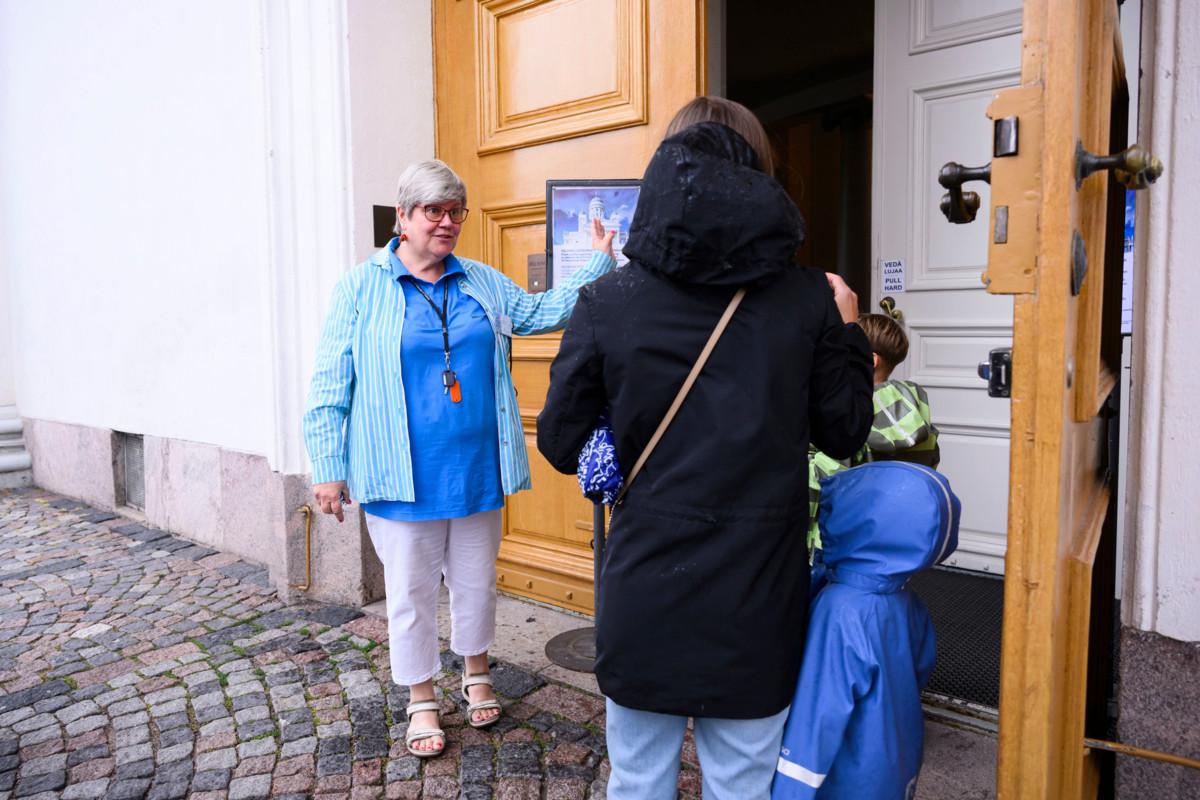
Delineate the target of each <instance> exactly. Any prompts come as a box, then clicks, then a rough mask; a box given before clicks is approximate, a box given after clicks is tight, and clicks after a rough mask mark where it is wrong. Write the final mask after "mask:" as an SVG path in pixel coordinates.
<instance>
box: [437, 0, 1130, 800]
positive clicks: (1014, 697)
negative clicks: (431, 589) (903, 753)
mask: <svg viewBox="0 0 1200 800" xmlns="http://www.w3.org/2000/svg"><path fill="white" fill-rule="evenodd" d="M993 5H995V3H992V2H991V0H987V2H984V0H974V1H973V2H972V3H966V2H963V3H951V2H949V0H945V2H938V0H878V2H877V7H876V8H877V14H878V13H879V12H880V8H881V7H885V8H884V10H891V11H896V10H903V9H901V8H900V7H905V8H907V9H908V10H909V13H907V14H896V15H894V16H895V18H896V20H897V24H908V25H912V26H914V27H912V28H911V30H910V31H909V33H910V37H909V38H910V40H911V41H910V43H909V50H910V54H911V52H915V51H919V50H920V48H921V46H922V45H921V40H920V37H917V38H913V36H915V33H914V32H917V33H919V30H920V26H918V25H917V23H919V22H921V21H922V20H926V22H929V21H930V20H932V21H933V22H937V20H939V19H942V18H943V17H945V18H946V19H950V20H951V21H953V20H954V19H958V18H959V17H961V16H962V13H961V12H962V7H965V6H971V7H976V6H977V7H978V9H979V10H980V11H981V12H982V11H986V10H987V9H989V8H992V6H993ZM1009 5H1011V4H1009ZM704 6H705V4H704V3H703V2H697V0H435V2H434V52H435V67H436V92H437V94H436V100H437V137H438V139H437V148H438V154H439V155H440V156H441V157H442V158H444V159H445V160H447V161H448V162H450V164H451V165H452V166H453V167H454V168H455V169H457V170H458V171H459V172H460V173H461V174H462V176H463V177H464V179H465V180H466V181H467V185H468V192H469V198H470V206H471V207H472V209H473V212H472V215H471V217H470V219H469V220H468V222H467V225H466V227H465V229H464V231H463V235H462V239H461V240H460V250H461V251H462V252H463V253H466V254H469V255H472V256H477V257H479V258H482V259H483V260H484V261H486V262H488V263H490V264H492V265H494V266H496V267H498V268H500V269H502V270H504V272H505V273H506V274H508V275H509V276H511V277H512V278H513V279H514V280H516V281H517V282H518V283H521V284H525V283H526V259H527V257H528V256H529V255H530V254H533V253H539V252H542V251H543V250H544V248H545V227H544V220H545V205H544V202H545V181H546V179H547V178H625V177H637V176H639V175H640V174H641V173H642V171H643V169H644V167H645V164H646V161H647V159H648V158H649V156H650V154H651V153H652V152H653V150H654V147H655V146H656V145H657V143H658V141H659V140H660V139H661V137H662V135H663V132H664V129H665V127H666V123H667V122H668V120H669V119H670V117H671V116H672V115H673V114H674V112H675V111H676V109H678V108H679V106H680V105H682V104H683V103H684V102H686V101H687V100H688V99H690V98H692V97H694V96H695V95H697V94H698V93H702V92H703V91H704V89H705V81H704V75H705V71H706V54H705V51H704V43H705V42H706V32H705V30H704V19H705V7H704ZM893 6H895V7H896V8H892V7H893ZM939 9H940V11H939ZM939 14H940V16H939ZM947 15H949V16H947ZM956 15H957V16H956ZM985 16H986V15H985ZM1116 23H1117V5H1116V0H1026V2H1024V3H1023V4H1022V8H1021V16H1020V21H1019V29H1020V31H1021V49H1020V53H1021V56H1020V59H1021V61H1020V69H1019V74H1018V73H1014V72H1008V73H1005V74H1003V75H1000V76H998V77H997V78H996V83H997V86H996V87H995V88H997V89H999V91H998V92H996V96H995V98H994V99H993V100H992V102H991V104H990V106H989V108H988V116H989V117H991V119H992V120H993V122H994V123H995V124H997V125H998V126H1000V127H997V128H996V129H995V130H994V131H993V130H987V129H985V131H984V132H983V137H984V138H983V141H982V142H969V143H964V157H963V160H966V159H968V158H974V156H972V155H971V154H972V153H976V152H978V151H979V150H980V149H981V148H982V151H983V152H984V153H988V152H990V154H991V156H992V170H991V193H990V197H989V196H987V195H986V194H985V195H984V199H985V200H986V201H987V202H985V203H983V204H982V207H981V208H980V209H979V219H978V220H976V222H974V223H973V224H974V225H975V226H979V227H983V228H986V230H987V240H986V247H987V264H986V272H985V280H986V282H987V292H988V294H989V295H1000V296H1003V297H1004V298H1005V300H1007V299H1008V298H1011V303H1012V345H1013V346H1012V354H1011V359H1012V360H1011V364H1012V368H1011V372H1012V375H1011V406H1010V414H1011V416H1010V418H1009V420H1008V422H1009V425H1010V428H1011V432H1012V448H1011V453H1010V462H1009V465H1008V474H1007V476H1005V475H1003V473H1002V468H999V469H997V472H998V473H1001V474H998V475H997V476H996V477H997V479H998V480H1003V479H1004V478H1007V480H1008V484H1007V495H1008V524H1007V534H1006V537H1007V550H1006V552H1005V553H1004V556H1003V557H1004V571H1005V574H1006V577H1007V580H1006V584H1005V620H1004V635H1003V655H1002V681H1001V697H1000V704H1001V709H1000V750H999V753H1000V755H999V775H998V781H997V784H998V794H999V796H1000V797H1001V798H1013V800H1017V799H1018V798H1019V799H1020V800H1033V798H1040V799H1044V800H1050V799H1051V798H1054V799H1055V800H1058V799H1059V798H1077V797H1094V796H1095V795H1096V792H1097V786H1098V784H1099V782H1100V779H1101V769H1100V763H1099V761H1098V759H1097V758H1096V757H1095V755H1094V753H1092V752H1090V751H1088V750H1086V749H1085V747H1084V734H1085V731H1087V730H1088V728H1089V727H1091V726H1093V725H1097V723H1100V722H1103V720H1102V719H1098V718H1097V717H1096V716H1095V715H1096V714H1097V713H1102V712H1103V706H1104V704H1103V702H1099V703H1094V702H1090V701H1091V700H1093V699H1095V698H1090V697H1089V689H1092V690H1095V689H1101V690H1103V688H1104V687H1102V686H1099V687H1098V686H1096V678H1097V677H1098V676H1099V675H1102V674H1103V672H1104V663H1103V662H1104V661H1105V657H1106V655H1107V653H1106V652H1105V651H1104V650H1103V649H1102V648H1099V647H1096V646H1095V641H1094V640H1093V639H1092V637H1093V636H1094V635H1096V634H1095V631H1103V630H1104V629H1105V628H1108V627H1110V622H1111V620H1109V619H1103V618H1097V619H1094V618H1093V616H1092V610H1093V608H1095V607H1097V600H1099V599H1102V598H1103V595H1104V593H1105V592H1106V591H1108V592H1109V597H1111V586H1104V585H1102V584H1100V583H1097V584H1096V585H1093V574H1094V572H1095V569H1096V564H1097V560H1098V558H1099V557H1100V556H1101V555H1102V554H1103V553H1104V551H1105V549H1106V548H1107V547H1111V545H1106V544H1105V543H1106V541H1108V538H1109V537H1110V536H1111V528H1112V519H1111V516H1112V513H1113V511H1112V508H1111V505H1112V504H1111V502H1110V496H1111V486H1112V482H1111V470H1110V469H1109V467H1110V465H1111V463H1112V459H1111V454H1110V453H1109V452H1108V449H1107V448H1108V444H1107V441H1108V438H1107V422H1106V419H1105V414H1104V405H1105V398H1106V397H1107V396H1108V394H1109V391H1110V390H1111V388H1112V387H1113V385H1114V377H1115V370H1116V361H1115V359H1116V353H1117V350H1116V348H1115V346H1114V343H1115V341H1116V340H1115V338H1114V336H1115V333H1116V331H1115V329H1114V324H1115V321H1116V319H1117V318H1118V312H1119V308H1118V307H1119V301H1120V292H1119V287H1120V249H1121V248H1120V246H1119V241H1120V219H1121V211H1122V205H1123V204H1122V197H1121V189H1120V187H1119V186H1118V185H1117V184H1116V183H1115V182H1114V181H1113V180H1112V178H1111V177H1110V173H1105V172H1101V173H1098V174H1094V175H1090V176H1088V175H1086V174H1085V173H1086V170H1083V171H1081V169H1080V165H1081V163H1083V162H1085V161H1086V158H1084V151H1089V152H1091V153H1096V154H1101V155H1104V154H1107V153H1109V152H1111V151H1113V150H1119V149H1120V148H1121V147H1122V146H1123V142H1122V141H1121V135H1120V132H1121V131H1123V130H1124V125H1125V119H1126V117H1125V114H1126V110H1125V104H1126V102H1127V100H1126V99H1127V96H1128V95H1127V92H1126V88H1125V74H1124V63H1123V59H1122V54H1121V46H1120V41H1119V39H1118V37H1117V24H1116ZM931 24H932V23H931ZM1017 24H1018V23H1017V21H1016V19H1015V17H1014V19H1013V25H1014V26H1015V25H1017ZM926 27H927V28H928V27H929V26H928V25H927V26H926ZM951 27H953V26H951ZM960 27H963V33H962V35H963V36H964V37H966V39H964V41H966V40H971V36H976V38H977V37H978V31H974V29H973V28H971V27H970V26H969V25H967V26H965V27H964V26H961V25H960ZM943 28H944V26H943ZM929 30H931V31H933V32H934V33H937V32H938V31H941V30H942V28H938V26H937V25H934V26H933V27H932V28H929ZM973 31H974V32H973ZM939 35H940V34H939ZM877 55H878V54H877ZM1014 84H1015V85H1014ZM1002 86H1011V87H1012V88H1000V87H1002ZM918 99H919V98H918ZM876 102H877V103H881V104H882V103H886V102H888V100H887V98H877V100H876ZM912 108H918V109H919V108H920V106H912ZM906 113H907V112H906ZM993 134H994V135H993ZM922 163H924V162H922ZM932 166H934V167H936V165H932ZM934 179H935V176H934V175H929V176H927V177H926V178H925V179H924V180H923V184H922V185H924V186H925V189H923V190H922V191H921V192H920V193H918V194H917V195H916V199H917V200H920V201H921V202H923V203H928V202H930V201H932V199H933V197H935V196H936V195H935V193H934V192H933V191H930V190H929V186H928V184H930V183H931V182H932V181H933V180H934ZM966 188H968V189H969V188H971V187H970V186H968V187H966ZM909 199H910V200H911V199H913V198H909ZM924 210H926V211H927V210H928V209H924ZM877 266H878V265H877ZM997 299H999V298H997ZM558 344H559V337H558V336H553V335H550V336H541V337H531V338H528V339H523V340H522V339H518V340H517V341H516V342H514V348H513V365H512V369H513V373H514V379H515V381H516V385H517V389H518V392H519V395H518V401H519V403H520V411H521V416H522V419H523V421H524V435H525V437H526V441H527V443H528V445H529V450H530V458H531V462H532V465H533V482H534V486H535V488H534V490H533V491H531V492H524V493H522V494H520V495H518V496H516V497H515V498H512V499H511V500H510V502H509V504H508V506H507V510H506V522H505V529H504V539H503V543H502V546H501V553H500V562H499V564H498V567H497V569H498V573H499V577H500V582H501V586H502V587H503V589H504V590H506V591H510V592H514V593H517V594H522V595H526V596H529V597H533V598H536V599H539V600H543V601H546V602H549V603H553V604H555V605H559V606H565V607H568V608H575V609H579V610H584V611H587V610H590V609H591V606H592V587H591V577H592V559H591V550H590V546H589V545H590V541H591V508H590V505H589V504H588V503H586V502H585V501H584V500H583V499H582V498H581V497H580V495H579V490H578V488H577V486H576V485H575V481H574V479H573V477H566V476H560V475H558V474H557V473H555V472H553V471H552V470H551V469H550V467H549V466H548V465H547V464H546V462H544V461H543V460H542V459H541V458H540V457H539V456H538V454H537V451H536V447H535V446H534V440H535V429H534V426H535V420H536V417H537V414H538V412H539V410H540V409H541V406H542V404H543V402H544V400H545V396H546V388H547V380H548V367H549V362H550V361H551V360H552V359H553V357H554V355H555V353H556V352H557V349H558ZM983 357H984V353H982V352H981V353H980V358H981V359H982V358H983ZM980 402H985V403H986V402H989V401H988V400H987V399H986V398H982V399H981V401H980ZM1089 656H1090V657H1091V658H1090V660H1089ZM1089 682H1091V685H1089ZM1099 699H1100V700H1101V701H1102V700H1103V696H1102V694H1100V695H1099ZM1089 707H1090V710H1089ZM1096 709H1099V711H1098V712H1097V711H1096Z"/></svg>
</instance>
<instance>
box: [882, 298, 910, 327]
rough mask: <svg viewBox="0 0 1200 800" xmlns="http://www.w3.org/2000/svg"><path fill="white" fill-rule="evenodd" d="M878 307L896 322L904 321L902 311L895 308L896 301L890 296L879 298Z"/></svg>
mask: <svg viewBox="0 0 1200 800" xmlns="http://www.w3.org/2000/svg"><path fill="white" fill-rule="evenodd" d="M879 307H880V308H881V309H883V313H884V314H886V315H887V316H889V317H891V318H892V319H894V320H896V322H901V323H902V322H904V312H903V311H901V310H900V309H898V308H896V301H895V300H894V299H892V298H891V297H884V298H881V299H880V300H879Z"/></svg>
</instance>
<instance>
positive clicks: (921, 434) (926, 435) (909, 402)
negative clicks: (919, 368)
mask: <svg viewBox="0 0 1200 800" xmlns="http://www.w3.org/2000/svg"><path fill="white" fill-rule="evenodd" d="M858 324H859V325H860V326H861V327H862V329H863V332H864V333H866V334H867V341H868V342H869V343H870V345H871V350H872V354H873V355H874V357H875V393H874V397H873V402H874V404H875V419H874V420H873V421H872V423H871V433H870V435H869V436H868V437H867V443H866V445H865V446H864V447H863V449H862V450H861V451H860V452H859V453H858V454H857V455H856V456H854V457H853V458H852V459H850V460H848V461H839V460H837V459H834V458H830V457H829V456H827V455H825V454H824V453H822V452H821V451H820V450H817V449H816V448H810V449H809V451H808V506H809V515H808V549H809V552H810V553H811V552H813V551H814V550H817V549H819V548H820V546H821V532H820V529H819V528H818V527H817V505H818V503H819V501H820V496H821V479H823V478H827V477H829V476H830V475H832V474H834V473H835V472H840V471H841V470H843V469H846V468H847V467H851V466H854V465H856V464H862V463H865V462H867V461H912V462H914V463H917V464H924V465H925V466H927V467H933V468H934V469H937V465H938V463H939V462H940V461H941V451H940V449H939V448H938V430H937V428H936V427H934V425H933V422H932V421H931V420H930V416H929V397H928V395H926V394H925V390H924V389H922V388H921V387H920V386H918V385H917V384H916V383H914V382H913V381H902V380H889V377H890V376H891V374H892V370H894V369H895V368H896V367H897V365H899V364H900V362H902V361H903V360H904V359H905V358H906V357H907V356H908V337H907V336H905V335H904V328H902V327H900V324H899V323H898V322H896V321H895V320H894V319H892V318H891V317H888V316H884V315H883V314H863V315H862V316H861V317H859V318H858Z"/></svg>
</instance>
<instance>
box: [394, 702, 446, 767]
mask: <svg viewBox="0 0 1200 800" xmlns="http://www.w3.org/2000/svg"><path fill="white" fill-rule="evenodd" d="M441 710H442V704H441V703H439V702H438V701H437V700H419V701H418V702H416V703H410V704H409V705H407V706H406V707H405V709H404V713H405V714H407V715H408V725H409V727H408V730H407V731H405V732H404V747H405V748H406V749H407V750H408V752H409V753H411V754H413V755H414V756H416V757H417V758H433V757H434V756H440V755H441V754H442V753H444V752H445V751H446V734H445V732H444V731H442V729H441V728H428V729H426V730H421V731H414V730H413V729H412V717H413V714H420V713H421V712H423V711H432V712H434V713H435V714H439V713H440V712H441ZM435 736H440V737H442V746H441V747H439V748H438V749H437V750H417V749H416V748H414V747H413V742H419V741H422V740H424V739H432V738H433V737H435Z"/></svg>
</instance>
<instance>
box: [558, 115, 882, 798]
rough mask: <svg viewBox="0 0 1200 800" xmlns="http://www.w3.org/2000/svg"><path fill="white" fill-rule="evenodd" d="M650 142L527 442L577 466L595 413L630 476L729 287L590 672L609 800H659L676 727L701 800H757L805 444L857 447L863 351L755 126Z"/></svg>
mask: <svg viewBox="0 0 1200 800" xmlns="http://www.w3.org/2000/svg"><path fill="white" fill-rule="evenodd" d="M667 133H668V136H667V138H666V139H665V140H664V141H663V142H662V144H661V145H660V146H659V148H658V151H657V153H655V155H654V157H653V158H652V159H651V161H650V165H649V166H648V167H647V168H646V174H645V177H644V179H643V181H642V193H641V197H640V199H639V201H638V207H637V211H636V213H635V215H634V219H633V225H632V228H631V230H630V232H629V241H628V242H627V243H626V245H625V248H624V249H625V254H626V255H627V256H629V258H630V263H629V265H628V266H626V267H625V268H623V269H622V270H621V273H620V275H619V276H613V277H608V278H604V279H601V280H599V281H597V282H596V283H595V284H594V285H592V286H588V287H587V288H585V289H584V290H583V291H581V292H580V296H579V303H578V305H577V306H576V307H575V313H574V315H573V316H572V317H571V321H570V323H569V324H568V326H567V331H566V334H565V335H564V336H563V342H562V348H561V349H560V351H559V353H558V357H557V358H555V360H554V364H553V366H552V367H551V368H550V391H549V394H548V396H547V398H546V404H545V407H544V409H543V411H542V414H541V416H540V417H538V449H540V450H541V451H542V453H543V454H544V455H545V456H546V458H547V459H548V460H549V461H550V463H551V464H553V465H554V466H555V467H556V468H558V469H560V470H562V471H564V472H574V471H575V468H576V458H577V455H578V453H579V451H580V449H581V448H582V446H583V444H584V442H585V441H586V440H587V438H588V435H589V433H590V432H591V430H592V427H593V425H594V424H595V421H596V418H597V416H599V415H600V414H601V412H603V411H605V410H607V411H608V415H609V419H610V421H611V424H612V429H613V435H614V438H615V442H616V451H617V460H618V462H619V463H620V464H621V465H622V466H624V467H626V468H627V469H628V468H629V467H630V466H631V465H633V464H634V463H635V462H636V461H637V460H638V456H639V455H640V454H641V453H642V452H643V450H644V449H645V448H646V447H647V444H648V442H649V441H650V440H651V436H652V434H653V433H654V431H655V429H656V428H657V427H658V425H659V423H660V421H661V420H662V419H663V417H664V414H666V412H667V409H668V407H669V406H671V404H672V399H673V398H674V397H675V395H676V392H677V391H678V389H679V387H680V385H681V384H682V383H683V382H684V377H685V376H686V375H687V374H688V372H689V370H690V369H691V367H692V364H693V363H694V362H695V361H696V357H697V356H698V355H699V353H700V352H701V350H702V349H703V347H704V344H705V341H706V340H707V339H708V337H709V334H710V333H711V332H712V331H713V329H714V326H715V325H716V323H717V320H718V318H720V317H721V316H722V313H723V312H724V311H725V309H726V308H727V307H728V306H729V304H730V301H731V298H734V297H735V296H736V293H737V291H738V290H739V289H745V290H746V294H745V296H744V300H743V301H742V302H741V305H740V306H738V307H737V308H736V311H735V312H734V313H733V316H732V318H731V320H730V322H729V326H728V328H727V329H726V330H725V332H724V335H723V336H722V338H721V339H720V341H719V342H717V344H716V347H715V348H714V349H713V351H712V355H711V358H709V360H708V362H707V363H706V364H705V366H704V369H703V371H702V372H701V373H700V374H699V377H698V378H697V380H696V383H695V385H694V386H693V387H692V390H691V393H690V394H688V395H687V397H686V398H685V399H684V400H683V403H682V405H681V406H679V408H678V414H677V415H676V416H675V417H674V420H673V422H672V423H671V426H670V427H669V428H667V429H666V432H665V434H664V435H663V436H662V438H661V439H660V440H659V441H658V445H657V448H656V449H655V450H654V451H653V452H652V453H651V454H650V455H649V457H648V458H647V460H646V461H645V463H644V466H643V470H642V472H641V473H640V477H638V478H637V480H636V481H634V482H632V483H631V484H630V485H629V488H628V493H627V494H626V495H625V497H624V500H623V501H622V502H621V503H620V504H619V505H617V507H616V509H615V510H614V511H613V517H612V528H611V532H610V534H609V540H608V541H609V544H608V547H607V548H606V549H605V552H604V563H603V565H602V572H601V575H600V587H599V592H598V595H599V604H598V608H597V617H596V625H597V639H596V650H597V659H596V677H597V679H598V680H599V683H600V688H601V690H603V692H604V694H605V695H606V696H607V698H608V703H607V725H608V753H609V758H610V760H611V763H612V775H611V778H610V780H609V784H608V797H609V800H660V799H661V800H667V799H668V798H674V797H675V794H676V791H675V783H676V777H677V775H678V771H679V758H680V748H681V747H682V745H683V738H684V733H685V730H686V727H687V720H688V718H689V717H692V718H693V719H694V733H695V739H696V751H697V754H698V755H699V758H700V767H701V770H702V772H703V773H704V797H705V800H759V799H762V800H765V798H767V797H768V795H769V793H770V786H771V779H772V777H773V776H774V773H775V766H776V763H777V761H778V759H779V744H780V740H781V738H782V736H783V723H784V719H785V717H786V716H787V709H788V704H789V702H790V701H791V698H792V694H793V691H794V690H795V686H796V678H797V675H798V673H799V671H800V658H801V650H802V648H803V646H804V630H805V625H806V620H807V617H808V614H807V609H808V579H809V569H808V552H807V548H806V544H805V539H806V535H805V534H806V530H807V528H808V470H807V456H808V443H809V439H810V435H811V439H812V441H813V442H815V443H816V444H817V445H818V446H819V447H820V448H821V449H822V450H825V451H826V452H828V453H830V454H831V455H833V456H835V457H845V456H849V455H851V454H852V453H854V452H855V451H856V450H857V449H858V448H859V447H860V446H861V445H862V443H863V442H864V441H865V440H866V438H867V432H868V430H869V428H870V424H871V412H872V408H871V350H870V347H869V346H868V344H867V340H866V337H865V336H864V335H863V332H862V330H861V329H859V327H858V325H856V324H853V323H854V322H855V320H856V319H857V318H858V308H857V299H856V297H855V295H854V293H853V292H852V291H850V289H849V287H847V286H846V284H845V283H843V282H842V281H841V280H840V279H838V278H836V276H826V275H824V274H822V273H821V272H818V271H816V270H812V269H801V268H798V267H797V266H796V265H795V264H794V263H793V257H794V255H795V252H796V249H797V248H798V247H799V246H800V243H801V241H802V240H803V236H804V223H803V220H802V219H801V217H800V212H799V211H798V210H797V209H796V206H795V205H794V204H793V203H792V201H791V200H790V199H789V198H788V196H787V194H786V193H785V192H784V190H783V188H782V187H781V186H780V185H779V184H778V183H777V182H776V181H775V179H774V178H772V177H771V149H770V145H769V143H768V141H767V135H766V132H765V131H764V130H763V128H762V125H760V124H759V122H758V120H757V119H755V117H754V115H753V114H752V113H751V112H750V111H749V110H747V109H746V108H745V107H743V106H741V105H738V104H737V103H733V102H731V101H729V100H723V99H721V98H707V97H701V98H697V99H696V100H695V101H693V102H691V103H689V104H688V105H686V106H684V108H683V109H681V110H680V112H679V114H678V115H677V116H676V117H675V119H674V121H673V122H672V123H671V125H670V127H669V128H668V130H667ZM831 289H832V290H831ZM630 320H636V321H637V325H635V326H634V325H630V324H629V322H630ZM626 474H628V473H626Z"/></svg>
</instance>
